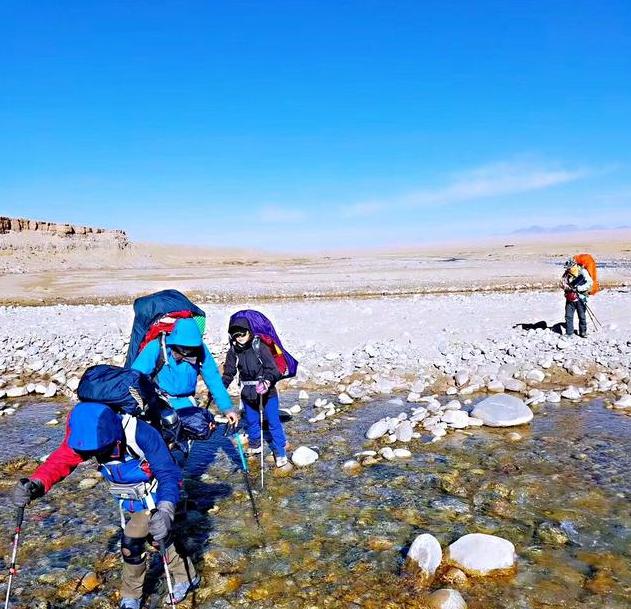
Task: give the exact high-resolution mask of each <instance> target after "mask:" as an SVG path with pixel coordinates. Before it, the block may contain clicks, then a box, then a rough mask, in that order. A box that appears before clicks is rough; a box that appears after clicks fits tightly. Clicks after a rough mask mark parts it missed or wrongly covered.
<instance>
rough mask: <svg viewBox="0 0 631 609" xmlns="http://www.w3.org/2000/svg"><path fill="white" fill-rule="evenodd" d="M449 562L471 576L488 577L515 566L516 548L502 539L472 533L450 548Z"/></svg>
mask: <svg viewBox="0 0 631 609" xmlns="http://www.w3.org/2000/svg"><path fill="white" fill-rule="evenodd" d="M447 556H448V560H449V562H450V563H451V564H452V565H454V566H456V567H458V568H460V569H462V570H463V571H464V572H465V573H467V574H469V575H488V574H490V573H492V572H493V571H498V570H504V569H510V568H512V567H513V565H514V564H515V546H514V545H513V544H512V543H511V542H510V541H508V540H507V539H503V538H502V537H496V536H495V535H487V534H485V533H471V534H470V535H465V536H464V537H461V538H460V539H458V540H457V541H455V542H454V543H452V544H451V545H450V546H449V550H448V554H447Z"/></svg>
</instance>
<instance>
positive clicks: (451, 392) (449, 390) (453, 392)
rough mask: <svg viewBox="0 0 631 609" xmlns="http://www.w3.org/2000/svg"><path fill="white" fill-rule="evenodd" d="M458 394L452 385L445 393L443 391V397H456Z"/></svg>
mask: <svg viewBox="0 0 631 609" xmlns="http://www.w3.org/2000/svg"><path fill="white" fill-rule="evenodd" d="M457 393H458V389H457V388H456V387H454V386H453V385H452V386H451V387H447V391H445V395H456V394H457Z"/></svg>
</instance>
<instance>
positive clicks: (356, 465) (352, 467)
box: [342, 459, 361, 472]
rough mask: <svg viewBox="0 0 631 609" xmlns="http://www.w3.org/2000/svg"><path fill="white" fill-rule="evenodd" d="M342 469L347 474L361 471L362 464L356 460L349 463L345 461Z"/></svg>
mask: <svg viewBox="0 0 631 609" xmlns="http://www.w3.org/2000/svg"><path fill="white" fill-rule="evenodd" d="M342 469H343V470H344V471H347V472H350V471H357V470H359V469H361V463H360V462H359V461H356V460H355V459H349V460H348V461H344V463H343V464H342Z"/></svg>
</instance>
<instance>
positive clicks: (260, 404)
mask: <svg viewBox="0 0 631 609" xmlns="http://www.w3.org/2000/svg"><path fill="white" fill-rule="evenodd" d="M259 419H260V422H261V490H264V489H265V459H264V452H265V451H264V450H263V394H262V393H261V394H259Z"/></svg>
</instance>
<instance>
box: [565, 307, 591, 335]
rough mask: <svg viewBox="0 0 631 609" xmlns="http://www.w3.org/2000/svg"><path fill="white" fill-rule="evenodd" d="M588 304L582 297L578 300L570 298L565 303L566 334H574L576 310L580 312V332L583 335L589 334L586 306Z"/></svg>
mask: <svg viewBox="0 0 631 609" xmlns="http://www.w3.org/2000/svg"><path fill="white" fill-rule="evenodd" d="M586 306H587V304H586V303H584V302H583V301H582V300H581V299H580V298H578V299H577V300H572V301H570V300H568V301H567V302H566V303H565V330H566V334H568V335H570V336H571V335H572V334H574V312H575V311H576V312H577V313H578V333H579V334H580V335H581V336H585V335H586V334H587V316H586V315H585V307H586Z"/></svg>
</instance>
